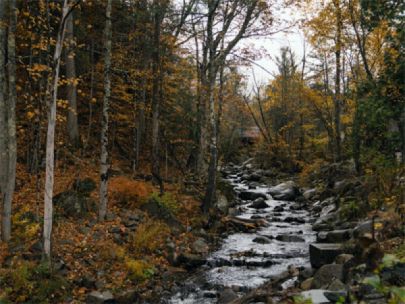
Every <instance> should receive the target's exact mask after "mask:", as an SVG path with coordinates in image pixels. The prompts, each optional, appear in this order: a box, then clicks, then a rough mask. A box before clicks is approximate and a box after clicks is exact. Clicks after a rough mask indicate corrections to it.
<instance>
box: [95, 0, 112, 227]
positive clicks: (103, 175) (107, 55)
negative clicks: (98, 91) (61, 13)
mask: <svg viewBox="0 0 405 304" xmlns="http://www.w3.org/2000/svg"><path fill="white" fill-rule="evenodd" d="M111 10H112V0H108V1H107V8H106V13H105V15H106V21H105V30H104V35H105V36H104V39H105V40H104V98H103V117H102V122H101V159H100V209H99V214H98V218H99V220H100V221H103V220H104V218H105V215H106V213H107V203H108V167H109V166H108V114H109V113H108V112H109V107H110V95H111V79H110V70H111V44H112V42H111V36H112V33H111Z"/></svg>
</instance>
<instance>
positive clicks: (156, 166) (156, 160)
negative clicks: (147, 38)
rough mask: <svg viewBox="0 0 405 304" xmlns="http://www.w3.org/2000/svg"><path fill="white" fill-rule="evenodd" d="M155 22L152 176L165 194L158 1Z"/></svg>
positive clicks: (160, 20) (161, 13)
mask: <svg viewBox="0 0 405 304" xmlns="http://www.w3.org/2000/svg"><path fill="white" fill-rule="evenodd" d="M154 9H155V16H154V17H155V20H154V33H153V43H154V48H153V56H152V58H153V62H152V75H153V83H152V158H151V160H152V176H153V178H154V180H155V182H156V183H157V184H158V185H159V187H160V193H163V191H164V189H163V180H162V177H161V176H160V157H159V114H160V113H159V112H160V102H161V100H160V99H161V98H160V97H161V94H160V92H159V91H160V87H161V86H160V82H161V75H160V74H161V69H160V27H161V22H162V19H163V18H162V15H163V12H162V11H161V10H162V9H163V8H161V7H160V6H159V5H158V3H157V1H155V2H154Z"/></svg>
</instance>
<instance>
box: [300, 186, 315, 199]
mask: <svg viewBox="0 0 405 304" xmlns="http://www.w3.org/2000/svg"><path fill="white" fill-rule="evenodd" d="M315 195H316V189H315V188H313V189H308V190H306V191H305V192H304V193H303V194H302V196H303V197H304V198H305V199H307V200H310V199H312V198H313V197H314V196H315Z"/></svg>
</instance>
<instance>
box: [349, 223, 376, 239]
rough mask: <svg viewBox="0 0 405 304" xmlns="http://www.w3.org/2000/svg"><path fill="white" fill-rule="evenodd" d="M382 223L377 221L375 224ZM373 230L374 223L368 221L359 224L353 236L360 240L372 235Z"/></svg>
mask: <svg viewBox="0 0 405 304" xmlns="http://www.w3.org/2000/svg"><path fill="white" fill-rule="evenodd" d="M380 222H381V221H379V220H375V221H374V223H380ZM372 230H373V221H372V220H368V221H365V222H362V223H360V224H358V225H357V226H356V227H355V228H354V230H353V236H354V237H355V238H359V237H362V236H364V235H365V234H371V233H372Z"/></svg>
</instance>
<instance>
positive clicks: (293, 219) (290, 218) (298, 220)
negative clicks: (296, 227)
mask: <svg viewBox="0 0 405 304" xmlns="http://www.w3.org/2000/svg"><path fill="white" fill-rule="evenodd" d="M284 222H286V223H298V224H305V220H304V219H303V218H299V217H293V216H288V217H286V218H285V219H284Z"/></svg>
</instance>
